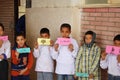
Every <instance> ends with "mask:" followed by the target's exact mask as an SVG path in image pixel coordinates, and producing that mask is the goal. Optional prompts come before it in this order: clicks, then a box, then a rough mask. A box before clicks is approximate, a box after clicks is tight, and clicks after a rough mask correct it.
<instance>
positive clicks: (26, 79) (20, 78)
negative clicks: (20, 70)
mask: <svg viewBox="0 0 120 80" xmlns="http://www.w3.org/2000/svg"><path fill="white" fill-rule="evenodd" d="M11 80H30V78H29V75H27V76H23V75H21V76H11Z"/></svg>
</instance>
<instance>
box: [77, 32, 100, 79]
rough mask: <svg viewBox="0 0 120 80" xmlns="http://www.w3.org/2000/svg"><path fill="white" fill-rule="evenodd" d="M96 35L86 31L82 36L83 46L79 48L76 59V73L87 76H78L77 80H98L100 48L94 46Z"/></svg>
mask: <svg viewBox="0 0 120 80" xmlns="http://www.w3.org/2000/svg"><path fill="white" fill-rule="evenodd" d="M95 38H96V34H95V33H94V32H93V31H87V32H86V33H85V36H84V44H83V45H82V46H81V47H80V50H79V52H78V55H77V58H76V73H81V74H82V73H84V74H87V76H78V80H100V75H99V60H100V53H101V50H100V48H99V47H98V46H97V45H96V44H95Z"/></svg>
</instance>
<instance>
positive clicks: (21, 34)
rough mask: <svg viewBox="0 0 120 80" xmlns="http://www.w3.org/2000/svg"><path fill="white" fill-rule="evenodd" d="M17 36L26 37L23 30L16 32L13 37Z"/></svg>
mask: <svg viewBox="0 0 120 80" xmlns="http://www.w3.org/2000/svg"><path fill="white" fill-rule="evenodd" d="M18 36H22V37H24V38H26V37H25V34H24V33H23V32H19V33H17V34H16V36H15V39H17V37H18Z"/></svg>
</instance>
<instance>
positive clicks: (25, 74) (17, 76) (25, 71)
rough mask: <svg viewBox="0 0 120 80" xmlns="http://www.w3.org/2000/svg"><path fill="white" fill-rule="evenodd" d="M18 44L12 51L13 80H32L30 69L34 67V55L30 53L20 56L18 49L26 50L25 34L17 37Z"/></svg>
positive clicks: (19, 34)
mask: <svg viewBox="0 0 120 80" xmlns="http://www.w3.org/2000/svg"><path fill="white" fill-rule="evenodd" d="M16 43H17V45H16V46H14V48H13V49H12V59H11V60H12V64H11V80H30V77H29V74H30V69H31V68H32V65H33V55H32V52H31V51H30V53H23V54H20V53H18V52H17V50H16V49H17V48H26V47H27V45H26V38H25V35H24V34H23V33H18V34H17V35H16Z"/></svg>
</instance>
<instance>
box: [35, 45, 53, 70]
mask: <svg viewBox="0 0 120 80" xmlns="http://www.w3.org/2000/svg"><path fill="white" fill-rule="evenodd" d="M33 54H34V57H35V58H37V61H36V67H35V71H38V72H53V70H54V67H53V59H52V53H51V47H50V46H39V47H38V49H35V48H34V52H33Z"/></svg>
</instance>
